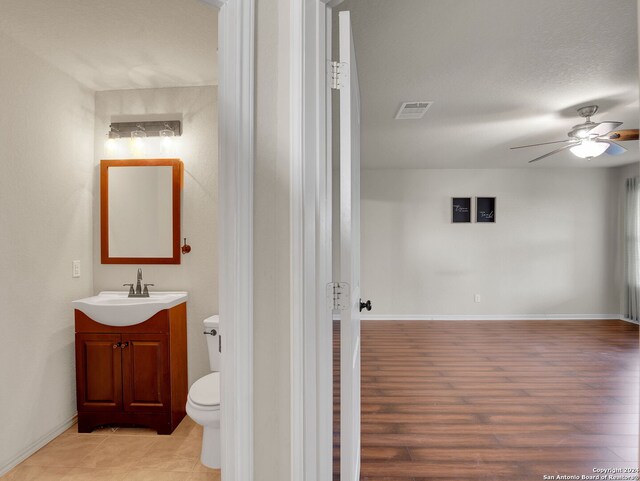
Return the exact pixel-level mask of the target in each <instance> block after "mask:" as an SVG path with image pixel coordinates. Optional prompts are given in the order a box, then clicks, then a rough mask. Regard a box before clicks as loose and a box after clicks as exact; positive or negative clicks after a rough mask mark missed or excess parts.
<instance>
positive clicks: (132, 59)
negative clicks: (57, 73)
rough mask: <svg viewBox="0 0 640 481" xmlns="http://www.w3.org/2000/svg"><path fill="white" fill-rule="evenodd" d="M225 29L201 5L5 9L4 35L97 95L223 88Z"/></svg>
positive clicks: (59, 4)
mask: <svg viewBox="0 0 640 481" xmlns="http://www.w3.org/2000/svg"><path fill="white" fill-rule="evenodd" d="M217 23H218V22H217V9H215V8H213V7H211V6H208V5H205V4H204V3H201V2H199V1H198V0H178V1H175V0H136V1H131V0H109V1H97V0H1V2H0V33H3V34H5V35H7V36H9V37H11V38H13V39H14V40H15V41H16V42H18V43H19V44H21V45H23V46H24V47H26V48H27V49H28V50H30V51H32V52H33V53H35V54H36V55H38V56H39V57H41V58H43V59H45V60H47V61H48V62H49V63H51V64H52V65H55V66H56V67H57V68H59V69H60V70H62V71H64V72H65V73H67V74H69V75H70V76H72V77H73V78H75V79H77V80H78V81H79V82H80V83H82V84H83V85H85V86H87V87H88V88H90V89H93V90H115V89H131V88H154V87H178V86H194V85H212V84H216V83H217V72H216V63H217V61H216V58H217V53H216V48H217V35H218V34H217V27H218V25H217Z"/></svg>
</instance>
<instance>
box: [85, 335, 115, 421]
mask: <svg viewBox="0 0 640 481" xmlns="http://www.w3.org/2000/svg"><path fill="white" fill-rule="evenodd" d="M120 346H121V342H120V335H119V334H83V333H77V334H76V383H77V397H78V410H79V411H80V410H83V411H119V410H121V409H122V362H121V360H122V355H121V353H120V351H121V348H120Z"/></svg>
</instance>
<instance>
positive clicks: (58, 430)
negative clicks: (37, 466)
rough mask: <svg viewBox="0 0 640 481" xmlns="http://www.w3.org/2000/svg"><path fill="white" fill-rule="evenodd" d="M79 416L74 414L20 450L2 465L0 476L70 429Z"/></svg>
mask: <svg viewBox="0 0 640 481" xmlns="http://www.w3.org/2000/svg"><path fill="white" fill-rule="evenodd" d="M77 418H78V415H77V414H74V415H73V417H71V418H70V419H68V420H66V421H65V422H63V423H61V424H59V425H58V426H56V427H55V428H53V429H52V430H51V431H49V432H48V433H47V434H45V435H44V436H42V437H40V438H39V439H38V440H36V441H34V442H33V443H31V444H30V445H29V446H27V447H26V448H24V449H23V450H22V451H20V452H19V453H18V454H16V455H15V456H14V457H13V458H12V459H11V460H9V462H8V463H6V464H5V465H4V466H1V467H0V476H3V475H5V474H6V473H8V472H9V471H11V470H12V469H13V468H15V467H16V466H17V465H18V464H20V463H21V462H22V461H24V460H25V459H27V458H28V457H29V456H31V455H32V454H33V453H35V452H36V451H37V450H38V449H40V448H41V447H43V446H44V445H45V444H47V443H50V442H51V441H53V440H54V439H55V438H57V437H58V436H60V435H61V434H62V433H63V432H65V431H66V430H67V429H69V428H70V427H71V426H73V425H74V424H75V423H76V422H77Z"/></svg>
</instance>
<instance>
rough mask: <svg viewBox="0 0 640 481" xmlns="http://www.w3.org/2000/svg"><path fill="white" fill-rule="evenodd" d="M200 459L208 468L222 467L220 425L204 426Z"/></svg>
mask: <svg viewBox="0 0 640 481" xmlns="http://www.w3.org/2000/svg"><path fill="white" fill-rule="evenodd" d="M200 461H201V462H202V464H204V465H205V466H207V467H208V468H215V469H219V468H220V427H206V426H205V427H204V429H203V430H202V453H201V454H200Z"/></svg>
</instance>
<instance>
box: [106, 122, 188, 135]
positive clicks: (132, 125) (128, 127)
mask: <svg viewBox="0 0 640 481" xmlns="http://www.w3.org/2000/svg"><path fill="white" fill-rule="evenodd" d="M140 126H142V127H143V129H144V131H145V133H146V134H147V135H146V136H147V137H160V131H161V130H172V131H173V132H174V135H175V136H176V137H178V136H180V135H182V122H180V121H179V120H153V121H149V122H111V124H110V125H109V130H110V131H111V132H117V133H118V134H120V136H121V137H129V136H130V135H131V132H135V131H137V130H140Z"/></svg>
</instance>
